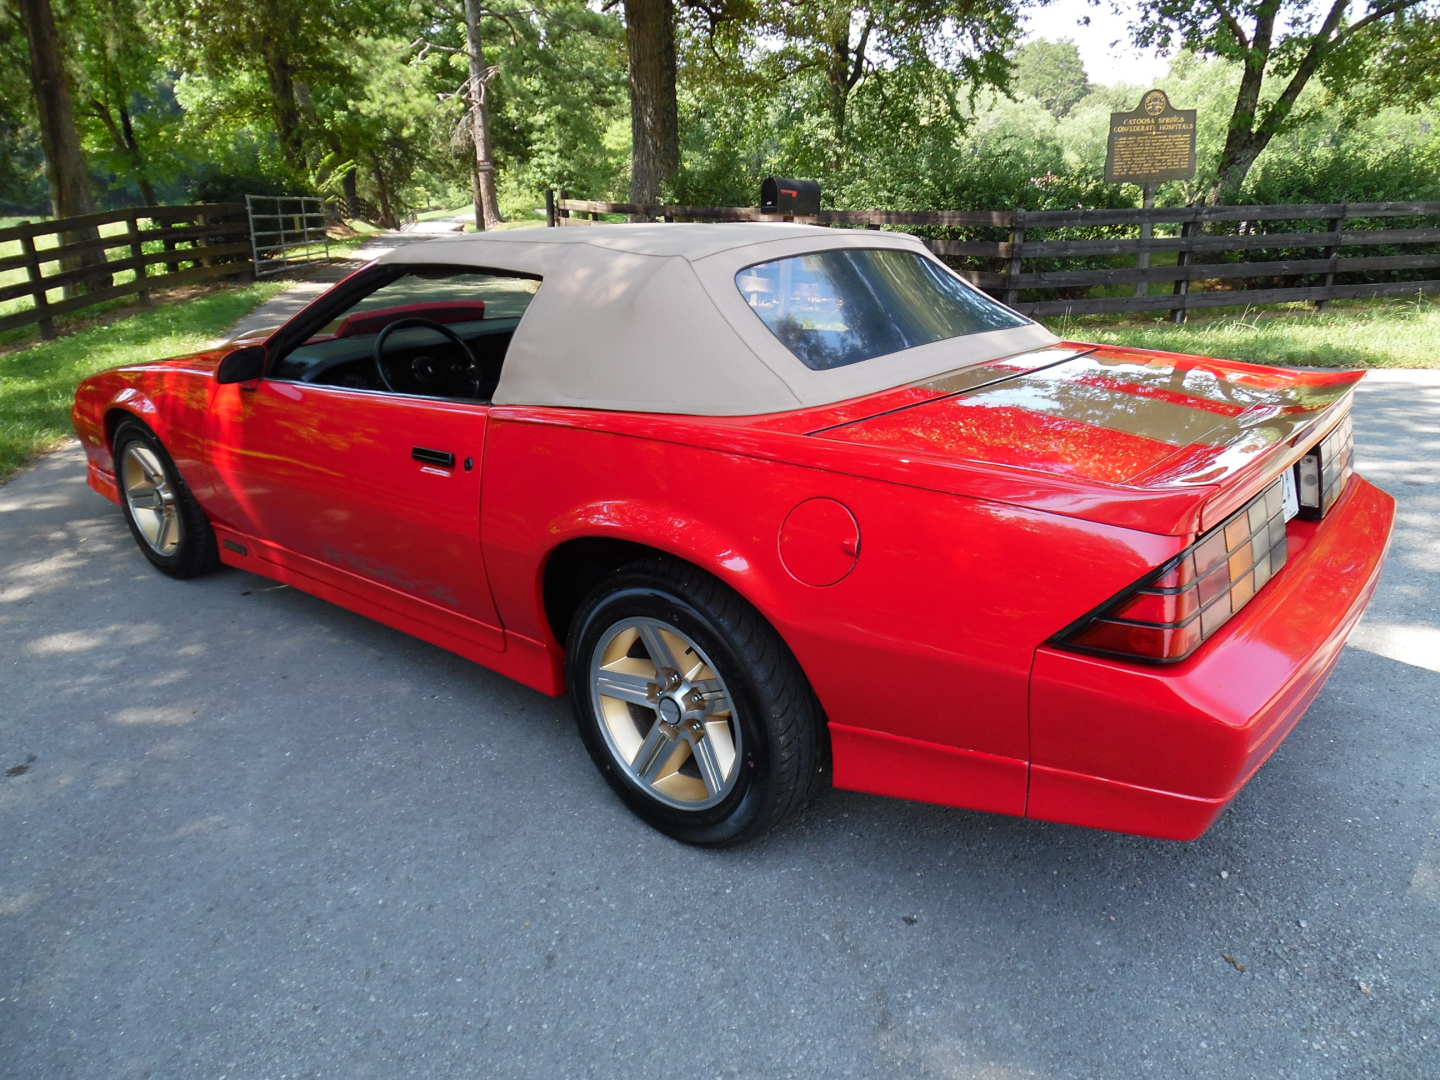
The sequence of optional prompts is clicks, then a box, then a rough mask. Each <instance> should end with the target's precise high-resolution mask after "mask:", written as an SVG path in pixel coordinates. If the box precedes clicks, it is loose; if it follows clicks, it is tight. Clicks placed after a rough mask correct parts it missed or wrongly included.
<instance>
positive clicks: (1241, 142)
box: [1133, 0, 1440, 200]
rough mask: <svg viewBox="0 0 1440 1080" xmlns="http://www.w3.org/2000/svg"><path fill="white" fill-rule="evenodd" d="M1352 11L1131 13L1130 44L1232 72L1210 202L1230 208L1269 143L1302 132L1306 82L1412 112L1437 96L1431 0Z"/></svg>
mask: <svg viewBox="0 0 1440 1080" xmlns="http://www.w3.org/2000/svg"><path fill="white" fill-rule="evenodd" d="M1354 7H1355V10H1353V11H1352V2H1351V0H1323V2H1322V3H1321V4H1320V5H1319V6H1315V5H1314V4H1313V3H1312V0H1238V2H1234V3H1232V2H1231V0H1153V2H1151V3H1147V4H1144V5H1141V6H1140V7H1138V8H1137V9H1136V23H1135V24H1134V26H1133V35H1134V38H1135V41H1136V43H1137V44H1140V45H1146V46H1158V47H1160V48H1163V49H1171V48H1184V49H1186V50H1188V51H1190V52H1194V53H1197V54H1199V55H1203V56H1213V57H1219V58H1221V59H1225V60H1229V61H1231V62H1232V63H1233V64H1235V65H1236V66H1237V67H1238V68H1239V73H1240V77H1239V80H1238V83H1237V87H1236V90H1235V95H1234V98H1233V101H1232V103H1231V106H1230V108H1229V109H1228V110H1227V111H1228V117H1229V119H1228V122H1227V125H1226V133H1225V142H1224V146H1223V147H1222V149H1221V152H1220V157H1219V160H1218V162H1217V163H1216V167H1215V182H1214V185H1213V188H1212V191H1211V196H1212V197H1213V198H1216V199H1220V198H1231V199H1232V200H1233V197H1234V195H1235V194H1237V193H1238V192H1239V190H1240V188H1241V187H1242V185H1243V184H1244V182H1245V179H1246V177H1247V176H1248V175H1249V172H1250V169H1251V168H1252V167H1253V165H1254V164H1255V161H1256V160H1257V158H1258V157H1259V156H1260V154H1261V153H1262V152H1263V151H1264V150H1265V149H1266V147H1267V146H1269V144H1270V142H1271V140H1272V139H1274V138H1275V136H1277V135H1279V134H1281V133H1283V132H1285V131H1289V130H1293V129H1294V128H1295V127H1296V126H1298V125H1301V124H1303V123H1304V121H1305V119H1306V118H1307V112H1306V110H1305V108H1304V106H1303V102H1302V96H1303V95H1304V93H1305V90H1306V89H1307V87H1309V86H1310V85H1311V82H1312V80H1316V81H1318V82H1320V83H1322V84H1323V85H1324V86H1326V87H1327V88H1328V89H1330V90H1332V91H1334V92H1336V93H1338V94H1343V95H1346V96H1348V97H1352V98H1354V99H1355V100H1356V101H1365V102H1368V103H1369V104H1371V105H1372V106H1374V105H1376V104H1399V105H1404V106H1411V107H1414V106H1416V105H1420V104H1424V103H1426V102H1428V101H1430V100H1432V99H1433V98H1434V96H1435V94H1436V93H1437V92H1440V3H1437V0H1366V2H1365V3H1363V4H1360V5H1354ZM1396 64H1403V65H1404V68H1403V72H1404V74H1403V76H1402V75H1400V74H1399V73H1398V71H1397V69H1396ZM1267 88H1268V92H1267Z"/></svg>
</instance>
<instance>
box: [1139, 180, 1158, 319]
mask: <svg viewBox="0 0 1440 1080" xmlns="http://www.w3.org/2000/svg"><path fill="white" fill-rule="evenodd" d="M1140 191H1141V193H1142V194H1141V199H1140V209H1141V210H1142V211H1144V210H1153V209H1155V185H1154V184H1146V185H1145V186H1144V187H1142V188H1141V189H1140ZM1154 235H1155V226H1154V225H1153V224H1152V223H1151V221H1150V219H1149V218H1148V217H1147V218H1146V219H1145V220H1144V221H1142V222H1140V243H1139V245H1138V246H1137V247H1136V249H1135V250H1136V255H1135V269H1136V270H1149V269H1150V239H1151V237H1153V236H1154ZM1135 295H1136V296H1149V295H1150V282H1149V281H1147V280H1145V279H1143V278H1142V279H1141V280H1140V281H1137V282H1136V283H1135Z"/></svg>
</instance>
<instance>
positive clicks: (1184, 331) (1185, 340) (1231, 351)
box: [1047, 297, 1440, 368]
mask: <svg viewBox="0 0 1440 1080" xmlns="http://www.w3.org/2000/svg"><path fill="white" fill-rule="evenodd" d="M1047 325H1048V326H1049V327H1050V329H1051V330H1053V331H1054V332H1055V333H1056V334H1059V335H1060V336H1061V337H1063V338H1067V339H1069V340H1071V341H1089V342H1095V343H1096V344H1104V345H1130V346H1134V347H1137V348H1142V349H1163V350H1166V351H1167V352H1180V353H1197V354H1200V355H1203V356H1218V357H1223V358H1224V359H1227V360H1247V361H1250V362H1251V363H1256V364H1274V365H1277V366H1279V367H1295V366H1301V367H1366V368H1369V367H1393V368H1435V367H1440V299H1436V298H1434V297H1417V298H1414V299H1397V300H1339V301H1333V302H1332V303H1331V305H1330V307H1329V309H1328V310H1326V311H1323V312H1317V311H1314V310H1311V309H1309V308H1308V307H1306V306H1304V305H1299V304H1292V305H1286V306H1284V307H1272V308H1266V309H1264V310H1259V309H1250V310H1246V311H1240V312H1238V313H1236V312H1234V311H1233V310H1232V311H1231V312H1229V313H1223V314H1213V315H1211V314H1201V315H1197V314H1196V313H1195V312H1191V314H1190V321H1189V322H1188V323H1186V324H1184V325H1183V326H1176V325H1174V324H1173V323H1170V322H1168V321H1166V320H1165V319H1163V318H1161V319H1157V318H1155V317H1154V316H1151V315H1145V316H1130V317H1125V316H1113V315H1091V316H1084V317H1081V318H1075V319H1054V320H1049V321H1048V322H1047Z"/></svg>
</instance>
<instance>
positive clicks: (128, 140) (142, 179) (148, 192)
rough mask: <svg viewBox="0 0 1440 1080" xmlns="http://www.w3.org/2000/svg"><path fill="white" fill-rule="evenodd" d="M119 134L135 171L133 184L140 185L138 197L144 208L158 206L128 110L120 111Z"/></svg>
mask: <svg viewBox="0 0 1440 1080" xmlns="http://www.w3.org/2000/svg"><path fill="white" fill-rule="evenodd" d="M120 134H121V135H122V136H123V137H124V139H125V149H126V151H127V152H128V153H129V155H130V161H131V164H132V165H133V166H134V169H135V183H137V184H138V185H140V197H141V198H142V199H144V200H145V205H146V206H159V205H160V200H159V199H157V198H156V197H155V185H154V184H152V183H151V182H150V177H149V175H147V173H148V170H147V169H146V167H145V155H144V154H143V153H142V152H141V150H140V141H139V140H138V139H136V138H135V125H134V124H132V123H131V122H130V110H129V109H123V108H122V109H121V110H120Z"/></svg>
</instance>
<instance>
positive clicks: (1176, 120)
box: [1105, 90, 1195, 187]
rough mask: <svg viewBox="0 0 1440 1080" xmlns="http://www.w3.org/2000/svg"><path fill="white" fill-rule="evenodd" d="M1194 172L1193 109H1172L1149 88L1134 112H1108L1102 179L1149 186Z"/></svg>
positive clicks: (1159, 93)
mask: <svg viewBox="0 0 1440 1080" xmlns="http://www.w3.org/2000/svg"><path fill="white" fill-rule="evenodd" d="M1194 175H1195V110H1194V109H1175V108H1172V107H1171V106H1170V99H1169V98H1168V97H1166V96H1165V91H1164V90H1151V91H1149V92H1147V93H1146V94H1145V96H1144V97H1142V98H1141V99H1140V105H1139V107H1138V108H1137V109H1136V110H1135V111H1134V112H1117V113H1111V114H1110V140H1109V146H1108V147H1107V149H1106V151H1105V181H1106V183H1110V184H1139V185H1140V186H1141V187H1150V186H1153V185H1155V184H1159V183H1163V182H1164V181H1166V180H1189V179H1191V178H1192V177H1194Z"/></svg>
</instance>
